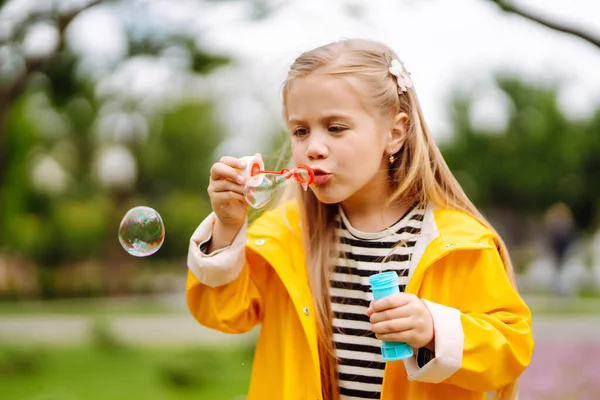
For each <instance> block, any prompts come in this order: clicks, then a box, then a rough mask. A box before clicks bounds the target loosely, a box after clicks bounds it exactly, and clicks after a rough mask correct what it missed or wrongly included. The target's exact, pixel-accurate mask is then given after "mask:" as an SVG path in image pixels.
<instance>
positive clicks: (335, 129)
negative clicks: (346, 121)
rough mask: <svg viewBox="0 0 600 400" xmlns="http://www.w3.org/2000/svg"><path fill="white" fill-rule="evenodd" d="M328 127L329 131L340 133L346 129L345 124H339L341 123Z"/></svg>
mask: <svg viewBox="0 0 600 400" xmlns="http://www.w3.org/2000/svg"><path fill="white" fill-rule="evenodd" d="M327 129H328V130H329V132H332V133H339V132H342V131H344V130H346V128H344V127H343V126H339V125H332V126H330V127H329V128H327Z"/></svg>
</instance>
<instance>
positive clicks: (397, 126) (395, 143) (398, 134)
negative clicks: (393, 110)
mask: <svg viewBox="0 0 600 400" xmlns="http://www.w3.org/2000/svg"><path fill="white" fill-rule="evenodd" d="M407 131H408V115H407V114H406V113H404V112H401V113H399V114H398V115H396V117H395V118H394V124H393V125H392V129H391V131H390V135H389V138H388V143H387V146H386V151H387V154H396V153H398V152H399V151H400V149H402V145H403V144H404V141H405V140H406V132H407Z"/></svg>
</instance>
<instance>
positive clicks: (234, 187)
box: [208, 179, 245, 195]
mask: <svg viewBox="0 0 600 400" xmlns="http://www.w3.org/2000/svg"><path fill="white" fill-rule="evenodd" d="M244 189H245V187H244V185H241V184H237V183H233V182H231V181H230V180H226V179H218V180H215V181H211V182H210V185H209V187H208V191H209V193H211V192H212V193H220V192H235V193H239V194H241V195H243V194H244Z"/></svg>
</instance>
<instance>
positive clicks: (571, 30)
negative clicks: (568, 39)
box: [487, 0, 600, 48]
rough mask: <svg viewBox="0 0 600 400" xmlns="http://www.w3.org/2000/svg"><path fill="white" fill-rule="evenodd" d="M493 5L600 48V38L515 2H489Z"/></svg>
mask: <svg viewBox="0 0 600 400" xmlns="http://www.w3.org/2000/svg"><path fill="white" fill-rule="evenodd" d="M487 1H490V2H492V3H495V4H496V5H497V6H498V7H500V9H502V11H505V12H507V13H510V14H515V15H519V16H521V17H523V18H525V19H528V20H529V21H532V22H535V23H536V24H539V25H541V26H545V27H546V28H549V29H552V30H554V31H557V32H562V33H566V34H569V35H572V36H575V37H578V38H580V39H583V40H585V41H586V42H588V43H590V44H591V45H593V46H596V47H598V48H600V37H597V36H595V35H593V34H592V33H590V32H586V31H585V30H583V29H579V28H577V27H574V26H569V25H567V24H564V23H561V22H559V21H554V20H551V19H549V18H546V17H543V16H540V15H537V14H535V13H533V12H530V11H527V10H525V9H523V8H521V7H519V6H518V5H516V4H515V2H514V1H506V0H487Z"/></svg>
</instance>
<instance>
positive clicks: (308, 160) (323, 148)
mask: <svg viewBox="0 0 600 400" xmlns="http://www.w3.org/2000/svg"><path fill="white" fill-rule="evenodd" d="M349 79H352V78H347V77H346V78H343V77H339V76H328V75H324V74H319V73H313V74H311V75H309V76H307V77H305V78H300V79H296V80H294V81H293V82H291V84H290V87H289V91H288V94H287V99H286V100H287V116H288V121H287V125H288V129H289V132H290V134H291V135H292V138H291V142H292V156H293V158H294V162H295V163H296V164H307V165H309V166H310V167H312V168H313V169H315V172H316V178H315V182H314V183H313V184H312V185H311V186H310V188H311V190H312V191H313V192H314V194H315V196H316V197H317V198H318V199H319V200H320V201H321V202H323V203H327V204H334V203H342V204H344V205H347V206H350V207H355V206H358V207H364V206H367V207H368V205H370V204H372V203H373V202H376V203H380V202H384V201H385V200H387V198H388V196H389V195H390V194H391V189H390V185H389V182H388V178H387V170H388V161H387V154H393V153H395V152H396V151H398V150H399V148H400V146H401V141H400V139H401V138H399V136H404V135H403V132H400V133H398V130H397V129H394V126H393V121H392V118H389V117H388V118H386V117H384V116H383V115H381V113H380V112H379V111H378V110H376V109H375V108H374V107H372V106H370V105H368V104H367V102H366V101H363V99H362V98H361V97H360V96H359V88H360V82H358V81H357V80H355V81H353V82H352V83H351V82H350V80H349ZM399 143H400V144H399Z"/></svg>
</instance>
